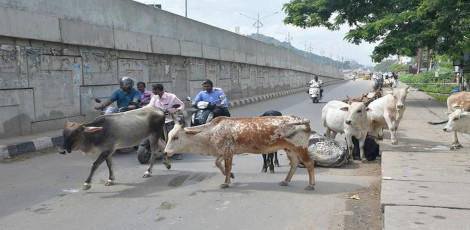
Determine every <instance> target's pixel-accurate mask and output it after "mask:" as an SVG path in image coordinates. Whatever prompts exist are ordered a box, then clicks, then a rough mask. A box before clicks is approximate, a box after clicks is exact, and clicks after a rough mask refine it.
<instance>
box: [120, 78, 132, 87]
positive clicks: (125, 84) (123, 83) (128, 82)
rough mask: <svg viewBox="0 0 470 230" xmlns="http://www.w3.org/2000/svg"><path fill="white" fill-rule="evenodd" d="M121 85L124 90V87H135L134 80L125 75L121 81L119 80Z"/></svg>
mask: <svg viewBox="0 0 470 230" xmlns="http://www.w3.org/2000/svg"><path fill="white" fill-rule="evenodd" d="M119 86H120V87H121V89H122V90H124V88H128V89H129V90H131V89H132V87H134V80H133V79H132V78H130V77H123V78H121V81H119Z"/></svg>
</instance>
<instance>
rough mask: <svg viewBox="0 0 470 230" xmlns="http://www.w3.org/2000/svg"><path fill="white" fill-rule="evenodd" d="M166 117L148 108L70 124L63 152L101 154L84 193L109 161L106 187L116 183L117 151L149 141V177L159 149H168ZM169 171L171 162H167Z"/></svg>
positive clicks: (65, 134) (146, 175)
mask: <svg viewBox="0 0 470 230" xmlns="http://www.w3.org/2000/svg"><path fill="white" fill-rule="evenodd" d="M164 124H165V115H164V114H163V112H162V111H160V110H159V109H156V108H153V107H148V108H142V109H137V110H132V111H128V112H124V113H118V114H110V115H102V116H99V117H97V118H96V119H95V120H94V121H92V122H91V123H83V124H79V123H75V122H67V125H66V127H65V129H64V132H63V137H64V143H63V146H62V149H61V150H59V153H61V154H65V151H67V152H69V153H70V152H72V150H81V151H83V152H84V153H95V154H100V155H99V157H98V159H97V160H96V161H95V162H94V163H93V165H92V167H91V172H90V175H89V176H88V178H87V179H86V180H85V183H84V184H83V190H88V189H90V188H91V179H92V177H93V173H94V172H95V170H96V169H97V168H98V166H99V165H100V164H101V163H103V161H105V160H106V164H107V165H108V169H109V178H108V181H107V182H106V184H105V185H106V186H110V185H113V184H114V180H115V178H114V173H113V168H112V166H113V164H112V156H113V154H114V152H115V151H116V150H117V149H122V148H129V147H133V146H136V145H139V143H140V142H142V140H145V139H149V141H150V146H151V149H152V156H151V158H150V167H149V168H148V170H147V171H146V172H145V174H144V177H149V176H150V175H151V173H152V167H153V164H154V160H155V158H156V154H157V152H158V148H161V149H162V150H163V148H165V146H164V143H163V141H161V137H162V136H163V125H164ZM165 166H166V167H167V168H169V167H170V164H169V162H165Z"/></svg>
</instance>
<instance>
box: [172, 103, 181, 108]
mask: <svg viewBox="0 0 470 230" xmlns="http://www.w3.org/2000/svg"><path fill="white" fill-rule="evenodd" d="M180 106H181V105H180V104H174V105H173V106H171V108H173V109H177V108H179V107H180Z"/></svg>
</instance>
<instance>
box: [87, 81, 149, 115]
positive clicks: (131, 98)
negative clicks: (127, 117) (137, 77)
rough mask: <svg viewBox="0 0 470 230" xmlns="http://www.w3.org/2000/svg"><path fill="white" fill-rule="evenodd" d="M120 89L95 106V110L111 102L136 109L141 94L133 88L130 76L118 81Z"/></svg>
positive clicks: (120, 106)
mask: <svg viewBox="0 0 470 230" xmlns="http://www.w3.org/2000/svg"><path fill="white" fill-rule="evenodd" d="M119 87H120V89H118V90H116V91H114V93H113V94H112V95H111V96H110V97H109V99H107V100H106V101H105V102H104V103H103V104H101V105H97V106H95V109H96V110H100V109H102V108H104V107H106V106H108V105H111V104H112V103H113V102H116V103H117V107H118V108H124V107H126V108H128V109H136V108H137V107H138V105H139V100H140V97H141V94H140V92H139V91H138V90H136V89H134V88H133V87H134V80H133V79H132V78H130V77H123V78H122V79H121V81H119Z"/></svg>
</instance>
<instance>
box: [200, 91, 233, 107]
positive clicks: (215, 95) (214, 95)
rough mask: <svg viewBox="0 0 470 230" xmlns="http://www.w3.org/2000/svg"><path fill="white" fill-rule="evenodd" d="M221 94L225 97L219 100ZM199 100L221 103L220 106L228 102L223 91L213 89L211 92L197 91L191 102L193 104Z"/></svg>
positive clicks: (224, 105)
mask: <svg viewBox="0 0 470 230" xmlns="http://www.w3.org/2000/svg"><path fill="white" fill-rule="evenodd" d="M222 95H223V96H225V99H224V100H222V101H220V99H219V97H220V96H222ZM200 101H207V102H212V103H214V104H221V105H222V107H226V106H227V104H228V98H227V96H226V95H225V93H224V91H222V90H214V89H212V92H210V93H208V92H207V91H205V90H203V91H201V92H199V93H198V94H197V96H196V97H195V98H194V100H193V102H192V104H193V105H195V104H197V103H198V102H200Z"/></svg>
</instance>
